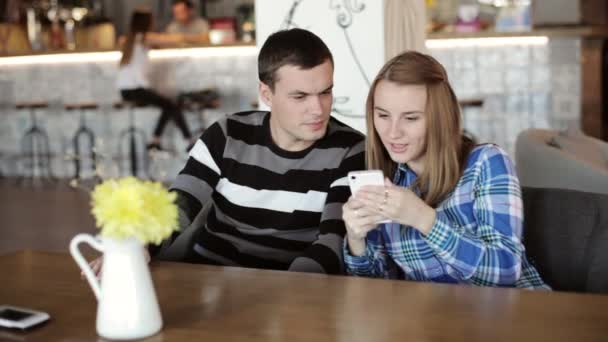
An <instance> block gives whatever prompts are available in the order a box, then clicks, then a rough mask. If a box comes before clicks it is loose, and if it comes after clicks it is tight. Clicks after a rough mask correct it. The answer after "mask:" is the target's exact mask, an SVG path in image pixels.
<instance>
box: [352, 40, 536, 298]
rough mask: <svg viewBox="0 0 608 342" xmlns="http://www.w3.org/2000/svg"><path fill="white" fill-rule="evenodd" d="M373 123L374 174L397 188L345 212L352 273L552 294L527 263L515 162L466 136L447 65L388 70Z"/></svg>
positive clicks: (376, 91)
mask: <svg viewBox="0 0 608 342" xmlns="http://www.w3.org/2000/svg"><path fill="white" fill-rule="evenodd" d="M366 123H367V133H368V134H367V143H366V160H367V167H368V168H370V169H380V170H382V171H383V172H384V174H385V175H386V176H388V177H389V178H390V179H392V182H391V181H390V180H389V179H388V178H387V179H386V180H385V184H384V186H367V187H364V188H362V189H361V190H360V191H358V192H357V193H356V194H354V195H353V196H351V198H350V199H349V200H348V202H347V203H346V204H345V205H344V207H343V218H344V221H345V223H346V230H347V235H346V238H345V244H344V250H343V252H344V260H345V263H346V270H347V272H348V273H349V274H353V275H360V276H368V277H381V278H390V279H410V280H419V281H434V282H441V283H464V284H473V285H484V286H505V287H519V288H529V289H534V288H538V289H548V286H547V285H545V283H544V282H543V281H542V279H541V278H540V276H539V274H538V272H537V271H536V269H535V268H534V267H533V266H532V265H531V264H530V263H529V262H528V260H527V259H526V254H525V250H524V246H523V244H522V241H521V238H522V229H523V227H522V221H523V205H522V198H521V188H520V185H519V181H518V179H517V176H516V174H515V171H514V168H513V163H512V161H511V159H510V158H509V156H508V155H507V154H506V153H505V152H504V151H503V150H502V149H501V148H499V147H498V146H496V145H491V144H484V145H475V143H474V142H473V141H472V140H471V139H469V138H467V137H466V136H464V135H463V134H462V128H461V116H460V109H459V107H458V101H457V99H456V96H455V95H454V92H453V90H452V88H451V86H450V84H449V83H448V77H447V74H446V71H445V69H444V68H443V67H442V66H441V64H439V63H438V62H437V61H436V60H435V59H433V58H432V57H431V56H428V55H424V54H421V53H417V52H405V53H403V54H401V55H398V56H397V57H395V58H393V59H391V60H390V61H389V62H387V63H386V65H385V66H384V67H383V68H382V69H381V70H380V72H379V74H378V76H377V77H376V79H375V80H374V82H373V84H372V86H371V88H370V90H369V94H368V97H367V108H366ZM384 220H390V223H382V224H378V222H381V221H384Z"/></svg>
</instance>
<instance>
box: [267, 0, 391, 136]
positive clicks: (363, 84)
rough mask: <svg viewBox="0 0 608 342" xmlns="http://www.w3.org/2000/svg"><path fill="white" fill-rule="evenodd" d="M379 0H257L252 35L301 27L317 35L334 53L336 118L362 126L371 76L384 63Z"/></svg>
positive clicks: (357, 126)
mask: <svg viewBox="0 0 608 342" xmlns="http://www.w3.org/2000/svg"><path fill="white" fill-rule="evenodd" d="M383 4H384V1H380V0H281V1H276V0H256V3H255V6H256V40H257V44H258V47H261V46H262V44H263V43H264V41H265V40H266V38H267V37H268V36H269V35H270V34H272V33H273V32H276V31H278V30H281V29H288V28H294V27H299V28H303V29H307V30H310V31H312V32H314V33H315V34H316V35H318V36H319V37H321V39H323V41H324V42H325V44H327V46H328V47H329V49H330V50H331V52H332V54H333V56H334V64H335V71H334V105H333V112H332V115H334V116H335V117H336V118H337V119H338V120H341V121H342V122H345V123H347V124H349V125H351V126H352V127H354V128H356V129H358V130H360V131H364V130H365V122H364V120H363V117H364V114H365V100H366V98H367V92H368V90H369V85H370V82H371V81H372V80H373V78H374V76H375V75H376V73H377V72H378V70H380V68H381V67H382V64H383V63H384V31H383V30H384V28H383Z"/></svg>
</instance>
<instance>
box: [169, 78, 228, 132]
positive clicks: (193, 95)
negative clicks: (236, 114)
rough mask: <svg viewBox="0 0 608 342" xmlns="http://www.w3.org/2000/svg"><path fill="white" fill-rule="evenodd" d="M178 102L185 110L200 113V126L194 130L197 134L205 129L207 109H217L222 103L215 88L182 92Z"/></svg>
mask: <svg viewBox="0 0 608 342" xmlns="http://www.w3.org/2000/svg"><path fill="white" fill-rule="evenodd" d="M178 103H179V106H180V107H181V108H182V109H183V110H187V111H191V112H196V113H197V114H198V115H197V118H198V125H199V127H198V128H197V129H196V130H194V132H195V134H198V135H200V134H202V133H203V132H204V131H205V111H206V110H207V109H217V108H219V107H220V105H221V102H220V96H219V93H218V92H217V91H216V90H215V89H214V88H210V89H205V90H202V91H198V92H190V93H182V94H180V95H179V96H178Z"/></svg>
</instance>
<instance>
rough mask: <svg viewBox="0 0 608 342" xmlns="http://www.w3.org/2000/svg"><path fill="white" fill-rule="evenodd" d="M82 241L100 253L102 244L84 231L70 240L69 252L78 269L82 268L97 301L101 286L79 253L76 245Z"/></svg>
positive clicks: (99, 296)
mask: <svg viewBox="0 0 608 342" xmlns="http://www.w3.org/2000/svg"><path fill="white" fill-rule="evenodd" d="M82 242H86V243H87V244H89V245H90V246H91V247H93V248H95V249H96V250H98V251H100V252H102V253H103V244H102V243H101V241H99V240H98V239H96V238H95V237H93V236H92V235H89V234H84V233H83V234H78V235H76V236H74V237H73V238H72V241H70V254H72V257H73V258H74V260H76V263H77V264H78V266H79V267H80V269H82V272H84V275H85V276H86V277H87V280H88V281H89V285H91V289H93V293H95V297H96V298H97V300H98V301H99V300H100V299H101V286H99V281H98V280H97V277H96V276H95V274H94V273H93V270H92V269H91V267H90V266H89V263H88V262H87V261H86V260H85V258H84V257H83V256H82V254H80V250H79V249H78V245H79V244H80V243H82Z"/></svg>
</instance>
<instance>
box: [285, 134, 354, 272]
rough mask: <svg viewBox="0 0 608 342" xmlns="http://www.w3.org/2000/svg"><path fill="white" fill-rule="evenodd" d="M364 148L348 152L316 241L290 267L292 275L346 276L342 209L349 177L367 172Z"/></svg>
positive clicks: (346, 196)
mask: <svg viewBox="0 0 608 342" xmlns="http://www.w3.org/2000/svg"><path fill="white" fill-rule="evenodd" d="M364 148H365V145H364V141H360V142H359V143H357V144H356V145H354V146H353V147H352V148H350V149H349V151H348V152H347V154H346V155H345V158H344V159H343V160H342V162H341V163H340V165H339V167H338V169H337V172H336V173H335V175H334V177H333V179H334V181H333V183H332V184H331V185H330V188H329V191H328V194H327V199H326V201H325V206H324V208H323V214H322V215H321V221H320V223H319V235H317V240H316V241H314V242H313V244H312V245H311V246H310V247H309V248H307V249H306V250H305V252H304V255H302V256H301V257H298V258H296V259H295V260H294V261H293V262H292V263H291V265H290V266H289V270H290V271H298V272H315V273H328V274H341V273H344V263H343V260H342V242H343V238H344V234H345V232H346V228H345V226H344V221H343V220H342V206H343V205H344V203H345V202H346V201H347V200H348V198H349V196H350V190H349V188H348V181H347V174H348V173H349V172H350V171H356V170H362V169H364V168H365V153H364Z"/></svg>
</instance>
